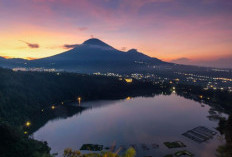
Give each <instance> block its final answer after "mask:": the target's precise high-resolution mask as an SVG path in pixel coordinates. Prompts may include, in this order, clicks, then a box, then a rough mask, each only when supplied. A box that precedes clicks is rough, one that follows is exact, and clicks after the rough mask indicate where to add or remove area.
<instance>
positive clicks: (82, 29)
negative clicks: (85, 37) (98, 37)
mask: <svg viewBox="0 0 232 157" xmlns="http://www.w3.org/2000/svg"><path fill="white" fill-rule="evenodd" d="M87 29H88V28H87V27H78V30H79V31H85V30H87Z"/></svg>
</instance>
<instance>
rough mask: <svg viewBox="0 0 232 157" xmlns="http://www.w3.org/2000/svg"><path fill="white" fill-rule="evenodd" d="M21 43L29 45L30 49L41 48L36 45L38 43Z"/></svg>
mask: <svg viewBox="0 0 232 157" xmlns="http://www.w3.org/2000/svg"><path fill="white" fill-rule="evenodd" d="M19 41H21V42H23V43H25V44H27V46H28V47H29V48H32V49H37V48H39V47H40V46H39V44H36V43H29V42H26V41H23V40H19Z"/></svg>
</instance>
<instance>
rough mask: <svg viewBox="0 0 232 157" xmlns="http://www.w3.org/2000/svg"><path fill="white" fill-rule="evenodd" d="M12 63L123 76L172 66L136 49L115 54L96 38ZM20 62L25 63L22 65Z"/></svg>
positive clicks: (113, 50) (115, 52)
mask: <svg viewBox="0 0 232 157" xmlns="http://www.w3.org/2000/svg"><path fill="white" fill-rule="evenodd" d="M8 62H11V63H14V64H15V62H14V61H13V59H11V60H9V59H8ZM16 62H18V63H19V64H21V66H27V67H43V68H56V69H63V70H66V71H75V72H83V73H92V72H118V73H127V72H138V71H147V70H149V69H151V68H152V67H153V66H159V65H172V64H171V63H167V62H164V61H161V60H159V59H157V58H152V57H149V56H147V55H145V54H143V53H141V52H138V51H137V50H136V49H131V50H129V51H127V52H123V51H119V50H117V49H115V48H113V47H112V46H110V45H108V44H106V43H104V42H103V41H101V40H99V39H96V38H92V39H89V40H86V41H85V42H83V43H82V44H80V45H78V46H76V47H75V48H73V49H71V50H69V51H66V52H63V53H60V54H57V55H54V56H51V57H46V58H42V59H37V60H32V61H27V60H20V61H16ZM23 62H26V63H24V65H23V64H22V63H23ZM11 63H10V64H11ZM25 64H26V65H25Z"/></svg>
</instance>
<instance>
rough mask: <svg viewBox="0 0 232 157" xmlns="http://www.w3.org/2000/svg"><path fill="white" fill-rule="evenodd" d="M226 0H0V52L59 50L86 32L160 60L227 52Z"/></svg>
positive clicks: (231, 12)
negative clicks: (190, 0)
mask: <svg viewBox="0 0 232 157" xmlns="http://www.w3.org/2000/svg"><path fill="white" fill-rule="evenodd" d="M229 19H232V2H229V1H227V0H195V1H194V2H193V1H192V2H189V1H188V2H186V1H185V0H96V1H91V0H78V1H76V0H12V1H7V0H0V23H1V25H0V34H1V38H0V56H4V57H8V58H9V57H11V58H24V59H34V58H43V57H47V56H52V55H55V54H58V53H62V52H64V51H66V50H68V49H65V47H64V45H66V44H68V45H73V44H81V43H83V42H84V41H85V40H87V39H89V38H90V37H91V36H94V37H96V38H99V39H100V40H102V41H104V42H106V43H107V44H109V45H111V46H113V47H115V48H116V49H118V50H123V51H127V50H129V49H132V48H135V49H138V51H140V52H143V53H144V54H146V55H149V56H151V57H156V58H159V59H162V60H165V61H171V60H174V59H178V58H188V59H191V60H194V61H209V60H215V59H218V58H228V56H229V57H231V56H232V44H231V43H232V21H231V20H229Z"/></svg>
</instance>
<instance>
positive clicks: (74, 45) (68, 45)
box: [62, 44, 79, 49]
mask: <svg viewBox="0 0 232 157" xmlns="http://www.w3.org/2000/svg"><path fill="white" fill-rule="evenodd" d="M77 46H79V44H71V45H70V44H64V45H63V46H62V47H63V48H64V49H73V48H75V47H77Z"/></svg>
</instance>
